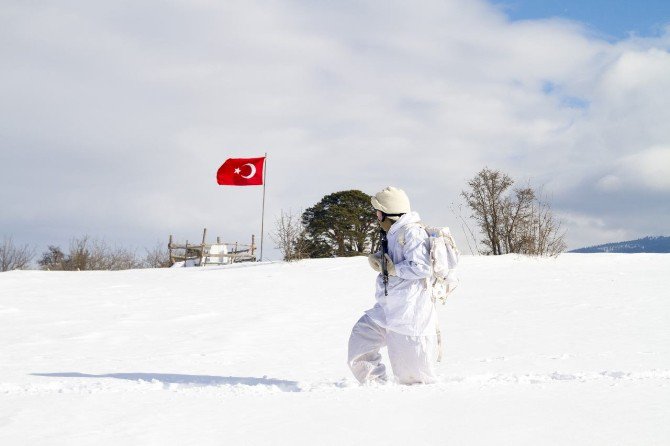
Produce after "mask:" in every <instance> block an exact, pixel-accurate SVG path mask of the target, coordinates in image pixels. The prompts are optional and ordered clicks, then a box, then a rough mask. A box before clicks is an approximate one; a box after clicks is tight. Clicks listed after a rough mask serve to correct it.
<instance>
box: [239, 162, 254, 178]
mask: <svg viewBox="0 0 670 446" xmlns="http://www.w3.org/2000/svg"><path fill="white" fill-rule="evenodd" d="M244 166H249V168H250V169H251V172H250V173H249V175H242V173H241V172H242V169H240V168H239V167H237V168H235V173H236V174H238V175H239V176H241V177H242V178H244V179H247V180H248V179H249V178H251V177H253V176H254V175H256V166H254V165H253V164H251V163H247V164H243V165H242V167H244Z"/></svg>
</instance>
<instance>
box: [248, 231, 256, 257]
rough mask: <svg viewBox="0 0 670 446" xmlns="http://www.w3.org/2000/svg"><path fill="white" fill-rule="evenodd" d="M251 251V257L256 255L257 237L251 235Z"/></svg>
mask: <svg viewBox="0 0 670 446" xmlns="http://www.w3.org/2000/svg"><path fill="white" fill-rule="evenodd" d="M249 250H250V251H251V255H254V253H255V252H256V236H255V235H253V234H251V248H249Z"/></svg>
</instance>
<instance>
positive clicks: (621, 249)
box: [570, 236, 670, 254]
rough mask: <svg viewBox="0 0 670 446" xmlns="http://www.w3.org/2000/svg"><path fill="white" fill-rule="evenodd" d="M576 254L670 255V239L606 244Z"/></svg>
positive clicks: (579, 250) (578, 250)
mask: <svg viewBox="0 0 670 446" xmlns="http://www.w3.org/2000/svg"><path fill="white" fill-rule="evenodd" d="M570 252H574V253H580V254H583V253H596V252H611V253H628V254H630V253H641V252H650V253H670V237H663V236H660V237H645V238H641V239H637V240H629V241H627V242H618V243H606V244H604V245H598V246H590V247H588V248H580V249H574V250H572V251H570Z"/></svg>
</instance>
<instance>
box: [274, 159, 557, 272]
mask: <svg viewBox="0 0 670 446" xmlns="http://www.w3.org/2000/svg"><path fill="white" fill-rule="evenodd" d="M514 184H515V181H514V180H513V179H512V178H511V177H510V176H509V175H507V174H505V173H503V172H501V171H499V170H493V169H489V168H488V167H487V168H484V169H482V170H481V171H479V172H478V173H477V174H476V175H475V176H474V177H473V178H472V179H471V180H470V181H468V188H466V189H465V190H463V191H462V192H461V197H462V198H463V199H464V200H465V205H466V206H467V208H468V209H469V211H470V214H469V215H468V216H467V220H466V219H465V218H463V217H462V216H459V218H461V222H462V223H463V226H464V232H465V234H466V241H467V243H468V245H469V239H468V237H471V238H472V239H473V242H474V244H475V250H474V251H476V252H477V253H478V254H484V255H501V254H510V253H518V254H526V255H540V256H555V255H558V254H559V253H561V252H563V251H564V250H565V248H566V244H565V232H563V231H562V230H561V222H560V220H558V219H557V218H556V216H555V215H554V214H553V212H552V210H551V205H550V203H549V202H548V200H547V199H546V198H545V197H544V196H543V195H542V193H541V190H536V189H534V188H533V187H531V186H530V185H525V186H520V187H513V186H514ZM470 222H472V223H474V224H475V226H476V227H477V228H478V230H479V239H478V237H477V235H476V234H475V231H473V230H472V229H471V228H470V224H469V223H470ZM378 239H379V237H378V225H377V222H376V216H375V211H374V209H373V207H372V205H371V204H370V196H369V195H367V194H365V193H364V192H361V191H359V190H348V191H342V192H335V193H332V194H329V195H326V196H324V197H323V198H322V199H321V200H320V201H319V202H318V203H316V204H315V205H314V206H312V207H310V208H308V209H306V210H305V211H304V212H302V213H301V214H296V213H294V212H292V211H288V212H285V211H283V210H282V211H281V213H280V215H279V216H278V217H277V218H276V220H275V230H274V233H273V240H274V241H275V243H276V247H277V248H278V249H279V250H280V251H281V253H282V256H283V258H284V260H287V261H292V260H299V259H304V258H323V257H346V256H355V255H364V254H369V253H372V252H376V251H377V250H378V249H379V246H378V243H379V242H378Z"/></svg>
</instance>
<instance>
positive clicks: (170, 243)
mask: <svg viewBox="0 0 670 446" xmlns="http://www.w3.org/2000/svg"><path fill="white" fill-rule="evenodd" d="M168 251H169V253H170V266H172V265H174V257H173V256H172V234H170V240H169V241H168Z"/></svg>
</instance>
